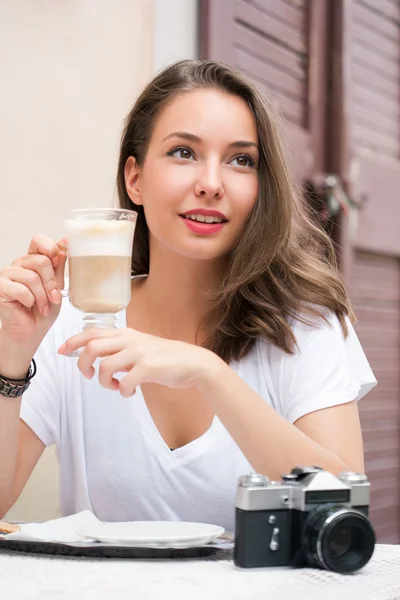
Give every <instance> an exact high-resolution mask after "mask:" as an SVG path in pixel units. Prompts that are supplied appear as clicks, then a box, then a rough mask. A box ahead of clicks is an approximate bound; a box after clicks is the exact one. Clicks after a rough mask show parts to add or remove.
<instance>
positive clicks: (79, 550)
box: [0, 539, 232, 560]
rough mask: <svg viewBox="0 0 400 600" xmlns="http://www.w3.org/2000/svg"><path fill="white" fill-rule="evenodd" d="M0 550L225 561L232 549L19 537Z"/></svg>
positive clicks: (2, 544)
mask: <svg viewBox="0 0 400 600" xmlns="http://www.w3.org/2000/svg"><path fill="white" fill-rule="evenodd" d="M1 550H9V551H12V552H25V553H26V552H29V553H35V554H51V555H53V556H54V555H59V556H72V557H80V558H145V559H149V558H164V559H165V558H210V559H213V560H227V559H229V558H230V557H231V556H232V551H231V550H228V549H226V550H224V549H222V548H213V547H207V546H200V547H198V548H182V549H177V548H131V547H129V546H110V545H104V544H100V543H99V544H96V545H91V546H72V545H69V544H59V543H53V542H24V541H19V540H7V539H5V540H3V539H2V540H0V552H1Z"/></svg>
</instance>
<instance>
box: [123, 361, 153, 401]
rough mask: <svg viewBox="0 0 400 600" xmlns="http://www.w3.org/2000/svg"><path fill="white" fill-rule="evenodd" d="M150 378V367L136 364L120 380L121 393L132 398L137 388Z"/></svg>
mask: <svg viewBox="0 0 400 600" xmlns="http://www.w3.org/2000/svg"><path fill="white" fill-rule="evenodd" d="M148 378H149V371H148V368H147V367H145V366H144V365H135V366H134V367H133V369H131V370H130V371H129V373H128V374H127V375H125V377H123V378H122V379H121V381H120V382H119V393H120V394H121V396H122V397H123V398H130V397H131V396H133V395H134V393H135V392H136V388H137V387H138V386H139V385H142V383H146V381H148Z"/></svg>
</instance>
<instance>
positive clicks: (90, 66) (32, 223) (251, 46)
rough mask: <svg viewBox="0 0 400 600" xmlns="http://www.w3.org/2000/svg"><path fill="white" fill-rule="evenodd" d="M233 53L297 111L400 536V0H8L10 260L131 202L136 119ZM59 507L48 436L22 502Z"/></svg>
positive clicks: (388, 511)
mask: <svg viewBox="0 0 400 600" xmlns="http://www.w3.org/2000/svg"><path fill="white" fill-rule="evenodd" d="M196 57H200V58H210V59H214V60H220V61H224V62H226V63H228V64H230V65H233V66H235V67H237V68H238V69H240V70H241V71H242V72H243V73H245V74H246V75H247V76H249V77H250V78H251V79H252V81H253V82H254V83H255V84H256V85H257V87H258V88H259V89H260V90H261V91H262V92H263V93H265V94H266V95H268V96H269V97H270V98H271V99H272V100H273V102H274V104H275V105H276V106H277V108H278V109H279V110H280V111H281V113H282V114H283V116H284V121H285V122H284V140H285V146H286V150H287V154H288V157H289V160H290V164H291V167H292V170H293V173H294V175H295V177H296V180H297V182H298V184H299V185H300V186H301V187H302V189H303V191H304V197H305V199H306V201H307V202H309V203H310V205H311V206H313V208H314V209H316V210H317V212H318V214H319V218H320V219H321V222H322V224H323V226H324V227H325V228H326V230H327V231H328V232H329V233H330V235H331V236H332V238H333V239H334V242H335V244H336V247H337V252H338V260H339V264H340V267H341V269H342V271H343V273H344V275H345V278H346V282H347V285H348V289H349V292H350V296H351V299H352V301H353V304H354V308H355V311H356V315H357V318H358V324H357V327H356V329H357V333H358V335H359V337H360V340H361V343H362V345H363V347H364V350H365V352H366V354H367V356H368V359H369V360H370V363H371V365H372V368H373V370H374V372H375V375H376V377H377V379H378V382H379V385H378V387H377V388H376V389H375V390H374V391H373V392H371V393H370V394H369V395H368V396H367V397H366V398H365V399H363V400H362V401H361V403H360V411H361V419H362V427H363V434H364V442H365V450H366V471H367V474H368V475H369V478H370V479H371V481H372V487H373V491H372V500H371V502H372V510H371V516H372V521H373V523H374V526H375V528H376V531H377V536H378V540H379V541H380V542H386V543H395V542H397V543H398V542H400V376H399V358H400V356H399V355H400V261H399V258H400V235H399V233H398V229H399V228H400V202H399V200H398V191H399V188H400V2H399V0H379V1H377V0H112V1H111V0H69V1H68V2H65V1H63V0H18V1H17V2H16V1H13V0H0V77H1V81H2V94H1V97H0V106H1V110H0V131H1V135H0V169H1V183H2V186H1V194H0V208H1V213H0V214H1V220H0V268H1V267H3V266H5V265H7V264H8V263H9V262H10V261H11V260H12V259H13V258H14V257H16V256H18V255H20V254H22V253H23V252H24V251H25V250H26V247H27V244H28V242H29V239H30V238H31V237H32V235H34V234H35V233H38V232H44V233H47V234H48V235H51V236H52V237H56V236H61V234H62V216H63V213H64V212H65V210H66V209H68V208H72V207H79V206H82V207H89V206H109V205H111V204H113V203H115V188H114V177H115V169H116V160H117V152H118V140H119V134H120V131H121V126H122V121H123V117H124V115H125V114H126V112H127V111H128V109H129V107H130V106H131V105H132V103H133V102H134V100H135V97H136V95H137V94H138V92H139V91H140V89H141V87H142V86H143V85H144V83H145V82H146V81H147V80H148V79H149V78H150V77H151V76H152V75H153V74H154V72H156V71H157V70H159V69H160V68H161V67H163V66H165V65H166V64H168V63H169V62H171V61H172V60H176V59H179V58H196ZM58 514H59V504H58V474H57V460H56V457H55V453H54V451H53V450H52V449H48V450H47V451H46V452H45V454H44V456H43V458H42V459H41V461H40V463H39V465H38V466H37V468H36V469H35V472H34V474H33V475H32V477H31V479H30V481H29V484H28V486H27V488H26V489H25V491H24V493H23V494H22V496H21V498H20V499H19V501H18V502H17V504H16V505H15V507H14V508H13V509H12V511H11V512H10V514H9V518H16V519H26V520H35V519H38V520H39V519H47V518H51V517H53V516H56V515H58Z"/></svg>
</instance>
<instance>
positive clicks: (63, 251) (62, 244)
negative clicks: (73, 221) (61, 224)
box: [53, 238, 68, 290]
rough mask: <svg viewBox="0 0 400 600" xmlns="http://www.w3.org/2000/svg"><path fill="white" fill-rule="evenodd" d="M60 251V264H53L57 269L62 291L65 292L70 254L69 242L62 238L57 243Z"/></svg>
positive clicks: (57, 278)
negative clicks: (65, 277) (66, 268)
mask: <svg viewBox="0 0 400 600" xmlns="http://www.w3.org/2000/svg"><path fill="white" fill-rule="evenodd" d="M57 246H58V249H59V251H60V254H59V262H58V264H57V261H56V263H55V264H54V263H53V266H54V267H55V274H56V281H57V285H58V287H59V289H60V290H63V289H64V287H65V283H64V276H65V265H66V263H67V258H68V252H67V240H66V238H62V239H61V240H59V241H58V242H57Z"/></svg>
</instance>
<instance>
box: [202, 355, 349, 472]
mask: <svg viewBox="0 0 400 600" xmlns="http://www.w3.org/2000/svg"><path fill="white" fill-rule="evenodd" d="M196 386H197V388H198V389H199V390H200V391H201V393H202V394H203V395H204V397H205V398H206V399H207V402H208V403H209V404H210V406H211V407H212V408H213V410H214V411H215V413H216V415H217V416H218V418H219V419H220V420H221V422H222V423H223V424H224V426H225V427H226V429H227V430H228V432H229V433H230V435H231V436H232V438H233V439H234V440H235V442H236V443H237V445H238V446H239V448H240V449H241V451H242V452H243V454H244V455H245V456H246V458H247V460H248V461H249V463H250V464H251V465H252V467H253V469H255V470H256V471H257V472H260V473H263V474H265V475H267V476H268V477H270V478H271V479H277V478H279V477H280V476H281V475H283V474H284V473H287V472H289V471H290V470H291V469H292V467H294V466H295V465H318V466H320V467H322V468H323V469H326V470H328V471H331V472H332V473H335V474H337V473H339V472H340V471H343V470H346V468H347V467H346V465H345V463H344V462H343V461H342V460H341V459H340V458H339V457H338V456H336V455H335V454H334V453H332V452H330V451H329V450H327V449H326V448H324V447H323V446H321V445H320V444H317V443H316V442H314V441H313V440H312V439H311V438H309V437H308V436H307V435H305V434H304V433H303V432H302V431H300V430H299V429H298V428H297V427H295V426H294V425H293V424H292V423H290V422H289V421H287V420H286V419H285V418H284V417H282V416H281V415H279V414H278V413H277V412H276V411H275V410H274V409H273V408H272V407H271V406H270V405H269V404H268V403H267V402H265V400H263V399H262V398H261V397H260V396H259V395H258V394H256V393H255V392H254V391H253V390H252V389H251V388H250V387H249V386H248V385H247V384H246V383H245V382H244V381H243V380H242V379H241V378H240V377H239V376H238V375H237V374H236V373H235V372H234V371H233V370H232V369H230V368H229V367H228V366H227V365H226V364H225V363H221V364H220V365H219V366H218V367H217V368H216V369H215V371H214V372H213V373H212V375H211V376H206V377H202V378H201V379H200V380H199V381H198V382H197V383H196Z"/></svg>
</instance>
